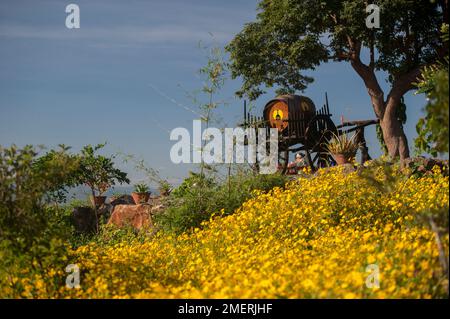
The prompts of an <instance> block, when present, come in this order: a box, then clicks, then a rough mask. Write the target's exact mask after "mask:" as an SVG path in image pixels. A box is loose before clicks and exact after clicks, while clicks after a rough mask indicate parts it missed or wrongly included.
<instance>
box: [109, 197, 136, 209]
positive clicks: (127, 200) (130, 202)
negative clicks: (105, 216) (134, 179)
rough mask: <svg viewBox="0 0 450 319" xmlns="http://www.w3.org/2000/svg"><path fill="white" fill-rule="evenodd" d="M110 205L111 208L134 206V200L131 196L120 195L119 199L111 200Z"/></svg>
mask: <svg viewBox="0 0 450 319" xmlns="http://www.w3.org/2000/svg"><path fill="white" fill-rule="evenodd" d="M110 204H111V205H112V206H113V207H114V206H117V205H134V200H133V197H132V196H131V195H121V196H119V197H115V198H111V202H110Z"/></svg>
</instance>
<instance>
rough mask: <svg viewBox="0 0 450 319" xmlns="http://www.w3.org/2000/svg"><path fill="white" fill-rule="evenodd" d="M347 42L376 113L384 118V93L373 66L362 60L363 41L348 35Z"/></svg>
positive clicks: (351, 60) (352, 62)
mask: <svg viewBox="0 0 450 319" xmlns="http://www.w3.org/2000/svg"><path fill="white" fill-rule="evenodd" d="M347 42H348V45H349V47H350V63H351V65H352V67H353V69H354V70H355V71H356V73H357V74H358V75H359V76H360V77H361V79H362V80H363V81H364V84H365V86H366V88H367V91H368V93H369V95H370V99H371V101H372V105H373V108H374V111H375V114H376V115H377V117H378V118H379V119H382V118H383V115H384V108H385V104H384V93H383V90H382V89H381V87H380V84H379V83H378V80H377V77H376V76H375V71H374V69H373V68H371V67H369V66H367V65H365V64H364V63H362V61H361V58H360V54H361V42H359V41H355V40H353V39H352V38H351V37H350V36H347Z"/></svg>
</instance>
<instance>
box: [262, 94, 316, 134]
mask: <svg viewBox="0 0 450 319" xmlns="http://www.w3.org/2000/svg"><path fill="white" fill-rule="evenodd" d="M315 115H316V107H315V105H314V103H313V101H312V100H311V99H310V98H308V97H306V96H300V95H294V94H287V95H280V96H278V97H276V98H275V99H273V100H271V101H269V102H268V103H267V104H266V106H265V107H264V120H265V121H266V122H267V123H269V125H270V127H272V128H277V129H278V130H279V131H280V132H283V133H286V131H287V129H288V127H289V122H291V123H292V122H293V121H300V122H304V123H308V122H309V121H310V120H311V119H312V118H313V117H314V116H315ZM299 127H305V126H303V125H302V126H300V125H296V128H295V130H298V128H299ZM296 133H297V136H299V135H300V136H301V135H303V134H304V132H296Z"/></svg>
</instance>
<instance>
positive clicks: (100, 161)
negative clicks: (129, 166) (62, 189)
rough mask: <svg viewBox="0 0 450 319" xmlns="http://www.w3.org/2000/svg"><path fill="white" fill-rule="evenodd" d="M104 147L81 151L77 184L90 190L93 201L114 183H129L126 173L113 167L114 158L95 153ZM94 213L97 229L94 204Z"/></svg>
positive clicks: (91, 147) (93, 147) (86, 147)
mask: <svg viewBox="0 0 450 319" xmlns="http://www.w3.org/2000/svg"><path fill="white" fill-rule="evenodd" d="M104 146H105V144H98V145H96V146H91V145H87V146H85V147H84V148H83V149H82V150H81V155H80V169H79V175H78V182H79V184H84V185H86V186H88V187H89V188H90V191H91V195H92V197H93V200H94V199H95V197H96V196H101V195H103V194H104V193H105V192H106V191H107V190H108V189H109V188H110V187H111V186H113V185H115V184H116V182H118V183H120V184H123V183H127V184H129V183H130V180H129V179H128V178H127V173H124V172H122V171H121V170H119V169H117V168H115V167H114V161H113V159H114V156H112V157H105V156H103V155H99V154H97V151H98V150H100V149H102V148H103V147H104ZM94 212H95V220H96V226H97V228H98V216H97V207H96V205H95V204H94Z"/></svg>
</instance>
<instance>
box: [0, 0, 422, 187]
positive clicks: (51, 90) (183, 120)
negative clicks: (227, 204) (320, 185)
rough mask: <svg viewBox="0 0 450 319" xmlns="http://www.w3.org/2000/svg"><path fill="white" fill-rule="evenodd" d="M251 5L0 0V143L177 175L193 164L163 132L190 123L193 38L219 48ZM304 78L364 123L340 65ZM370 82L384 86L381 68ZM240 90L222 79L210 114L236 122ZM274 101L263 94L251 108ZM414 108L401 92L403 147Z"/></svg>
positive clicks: (195, 84) (247, 18)
mask: <svg viewBox="0 0 450 319" xmlns="http://www.w3.org/2000/svg"><path fill="white" fill-rule="evenodd" d="M69 3H76V4H78V5H79V7H80V13H81V28H80V29H72V30H70V29H67V28H66V27H65V19H66V15H67V14H66V13H65V7H66V5H68V4H69ZM256 6H257V1H256V0H255V1H254V0H247V1H237V0H232V1H219V0H164V1H163V0H149V1H139V0H128V1H117V0H109V1H106V0H95V1H92V0H91V1H82V0H78V1H61V0H42V1H31V0H30V1H23V0H5V1H1V2H0V41H1V43H2V44H1V46H0V144H1V145H3V146H8V145H11V144H12V143H15V144H17V145H21V146H22V145H25V144H36V145H37V144H44V145H46V146H48V147H53V146H55V145H57V144H60V143H64V144H66V145H70V146H73V148H74V150H78V149H80V148H81V147H82V146H83V145H86V144H96V143H101V142H104V141H107V142H108V146H107V148H106V149H105V151H106V152H107V153H114V152H119V151H120V152H123V153H127V154H134V155H136V156H137V157H140V158H143V159H145V161H146V162H147V163H148V164H149V166H152V167H153V168H155V169H157V170H159V171H160V173H161V175H162V176H163V177H165V178H169V179H170V180H171V181H172V182H174V183H177V182H179V181H180V179H181V178H183V177H184V176H186V175H187V172H188V171H189V170H190V169H194V168H195V166H194V164H192V165H187V164H183V165H174V164H172V163H171V161H170V158H169V152H170V148H171V146H172V145H173V144H174V143H175V142H172V141H170V140H169V131H170V130H172V129H173V128H176V127H180V126H181V127H186V128H191V127H192V120H193V119H195V118H196V116H195V114H193V113H192V112H190V111H188V110H186V109H185V108H183V107H181V106H180V104H181V105H184V106H187V107H188V108H191V109H195V108H196V106H195V105H193V104H192V101H191V100H190V99H189V98H188V97H187V94H186V92H192V91H194V90H197V89H199V88H200V87H201V85H202V81H201V78H200V77H199V76H198V73H197V70H198V69H199V68H200V67H202V66H204V64H205V63H206V52H205V51H202V50H201V49H199V45H198V44H199V41H202V43H204V44H206V45H213V43H214V42H215V43H216V44H217V45H219V46H224V45H225V44H226V43H228V42H229V41H230V40H231V39H232V38H233V35H234V34H236V33H238V32H239V31H240V30H241V29H242V27H243V25H244V24H245V23H247V22H251V21H252V20H254V19H255V15H256ZM210 33H212V34H213V35H214V40H213V38H212V37H211V35H210ZM310 74H311V75H313V76H314V78H315V82H314V83H313V84H312V85H311V86H310V87H309V88H308V89H307V90H306V91H305V92H303V94H304V95H307V96H309V97H310V98H312V99H313V101H314V102H315V103H316V105H317V106H321V105H322V104H323V102H324V93H325V91H327V92H328V96H329V100H330V108H331V110H332V113H333V114H334V121H335V122H338V121H339V117H340V116H341V115H343V116H344V117H345V118H346V119H354V120H357V119H371V118H374V113H373V110H372V108H371V105H370V101H369V97H368V95H367V92H366V89H365V88H364V86H363V83H362V81H361V80H360V79H359V77H358V76H357V75H356V73H355V72H354V71H353V70H352V69H351V67H350V66H349V65H348V64H347V63H330V64H326V65H323V66H320V67H319V68H318V69H316V70H315V71H313V72H310ZM379 80H380V82H381V84H382V86H383V87H385V88H386V87H387V83H386V82H385V75H384V74H379ZM239 86H240V81H239V80H233V81H231V80H230V81H228V82H227V83H226V86H225V87H224V89H223V91H222V93H221V94H220V96H219V97H218V99H226V100H227V101H228V102H229V105H227V106H225V107H223V108H222V109H221V110H220V111H219V113H220V116H221V117H222V118H223V119H224V121H225V122H226V123H228V125H229V126H234V125H235V123H236V122H237V121H238V120H240V119H241V117H242V105H243V101H241V100H239V99H237V98H235V97H234V92H235V91H236V89H237V88H239ZM273 96H274V94H273V92H272V91H269V92H268V93H267V94H266V95H264V96H262V97H261V98H260V99H259V100H258V101H256V106H257V109H258V110H260V111H261V110H262V108H263V106H264V104H265V102H266V101H267V100H269V99H271V98H272V97H273ZM173 101H176V103H174V102H173ZM425 103H426V101H425V98H424V96H422V95H421V96H415V95H413V94H412V93H409V94H408V95H407V96H406V104H407V107H408V111H407V115H408V122H407V124H406V129H405V131H406V134H407V136H408V138H409V141H410V146H412V145H413V142H412V141H413V138H414V137H415V136H416V133H415V124H416V123H417V120H418V118H419V117H420V116H421V115H422V108H423V106H424V105H425ZM366 137H367V139H368V144H369V150H370V154H371V155H372V156H374V157H376V156H379V155H380V147H379V144H378V142H377V140H376V137H375V129H374V127H371V128H370V129H368V130H367V133H366ZM411 149H412V148H411ZM120 165H121V167H122V168H123V169H124V170H126V171H127V172H129V174H130V176H131V178H132V180H134V181H138V180H139V179H140V178H141V175H140V173H139V172H136V171H134V170H133V167H132V166H131V164H120Z"/></svg>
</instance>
